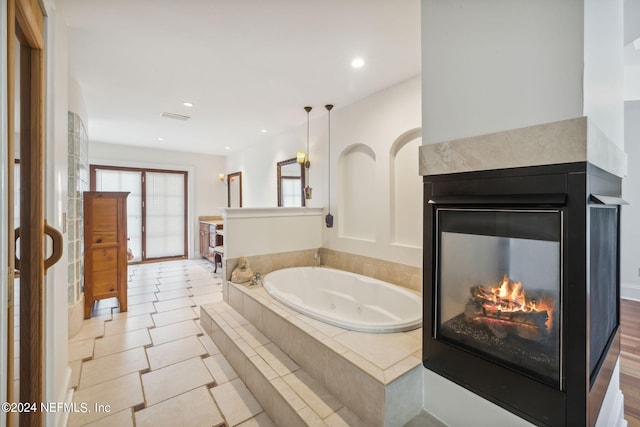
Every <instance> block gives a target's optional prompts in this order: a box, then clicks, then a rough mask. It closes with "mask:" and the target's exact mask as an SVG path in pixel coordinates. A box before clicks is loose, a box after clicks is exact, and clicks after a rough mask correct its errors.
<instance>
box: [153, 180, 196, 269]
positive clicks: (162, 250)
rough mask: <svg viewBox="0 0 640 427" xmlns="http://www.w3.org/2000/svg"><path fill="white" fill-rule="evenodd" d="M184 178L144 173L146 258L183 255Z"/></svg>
mask: <svg viewBox="0 0 640 427" xmlns="http://www.w3.org/2000/svg"><path fill="white" fill-rule="evenodd" d="M185 179H186V177H185V175H184V174H182V173H161V172H147V174H146V180H145V181H146V182H145V184H146V196H147V198H146V210H147V218H146V219H147V227H146V238H147V252H146V256H147V258H161V257H173V256H182V255H184V253H185V247H184V244H185V242H184V240H185V238H184V227H185V223H184V212H185V205H184V203H185Z"/></svg>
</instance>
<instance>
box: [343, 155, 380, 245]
mask: <svg viewBox="0 0 640 427" xmlns="http://www.w3.org/2000/svg"><path fill="white" fill-rule="evenodd" d="M338 182H339V185H338V191H339V194H338V197H339V200H340V204H339V215H338V218H339V220H338V221H337V222H338V232H339V235H340V237H347V238H351V239H358V240H364V241H370V242H374V241H376V216H375V215H372V213H371V209H372V203H374V201H375V200H376V196H377V194H376V187H377V186H376V154H375V152H374V151H373V150H372V149H371V147H369V146H368V145H365V144H353V145H350V146H348V147H346V148H345V149H344V150H343V151H342V153H341V154H340V157H339V159H338Z"/></svg>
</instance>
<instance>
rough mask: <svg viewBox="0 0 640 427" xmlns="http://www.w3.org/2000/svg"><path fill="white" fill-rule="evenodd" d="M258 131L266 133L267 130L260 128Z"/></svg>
mask: <svg viewBox="0 0 640 427" xmlns="http://www.w3.org/2000/svg"><path fill="white" fill-rule="evenodd" d="M260 132H262V133H267V132H269V131H268V130H266V129H260Z"/></svg>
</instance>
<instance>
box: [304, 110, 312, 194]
mask: <svg viewBox="0 0 640 427" xmlns="http://www.w3.org/2000/svg"><path fill="white" fill-rule="evenodd" d="M304 110H305V111H306V112H307V154H306V159H305V164H304V165H305V169H306V170H307V187H310V186H311V170H310V169H311V167H310V166H311V162H310V161H309V112H310V111H311V107H304Z"/></svg>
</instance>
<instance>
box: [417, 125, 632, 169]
mask: <svg viewBox="0 0 640 427" xmlns="http://www.w3.org/2000/svg"><path fill="white" fill-rule="evenodd" d="M573 162H589V163H592V164H593V165H595V166H598V167H600V168H601V169H604V170H606V171H608V172H611V173H613V174H615V175H617V176H619V177H624V176H625V175H626V174H627V155H626V154H625V153H624V152H623V151H622V150H621V149H620V148H618V146H616V145H615V144H614V143H613V142H612V141H610V140H609V139H607V137H606V136H605V135H604V134H603V133H602V131H600V129H598V127H597V126H596V125H595V124H594V123H593V122H592V121H591V120H589V119H588V118H587V117H579V118H575V119H569V120H562V121H558V122H552V123H544V124H541V125H537V126H529V127H525V128H520V129H513V130H507V131H502V132H496V133H492V134H487V135H479V136H473V137H469V138H462V139H457V140H453V141H444V142H440V143H436V144H426V145H422V146H421V147H420V175H423V176H424V175H441V174H448V173H458V172H470V171H480V170H491V169H503V168H516V167H525V166H540V165H551V164H559V163H573Z"/></svg>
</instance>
